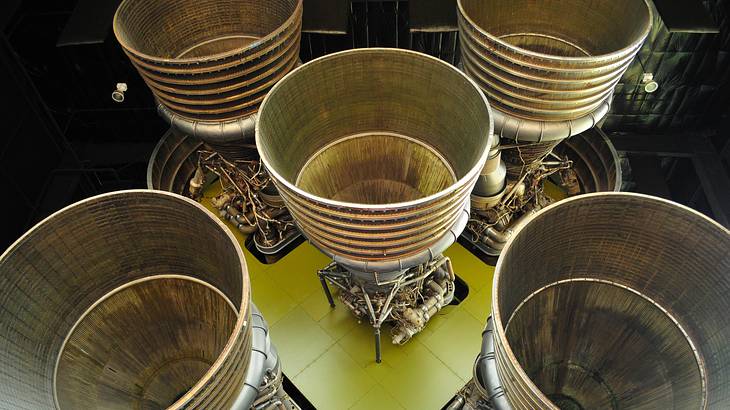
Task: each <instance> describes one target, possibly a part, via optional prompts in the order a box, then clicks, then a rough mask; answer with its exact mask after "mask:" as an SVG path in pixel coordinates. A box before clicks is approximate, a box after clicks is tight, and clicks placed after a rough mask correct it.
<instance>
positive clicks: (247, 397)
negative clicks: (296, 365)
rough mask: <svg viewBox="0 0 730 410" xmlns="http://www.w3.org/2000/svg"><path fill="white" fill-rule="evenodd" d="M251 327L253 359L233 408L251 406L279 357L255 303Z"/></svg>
mask: <svg viewBox="0 0 730 410" xmlns="http://www.w3.org/2000/svg"><path fill="white" fill-rule="evenodd" d="M251 328H252V338H251V359H250V361H249V362H248V369H247V370H246V379H245V380H244V382H243V388H242V390H241V392H240V393H239V394H238V397H237V398H236V401H235V402H233V405H232V406H231V409H233V410H249V409H250V408H251V405H253V403H254V401H255V400H256V397H257V396H258V395H259V393H260V392H259V387H260V386H261V384H263V380H264V375H265V374H266V371H267V370H271V369H274V368H275V367H276V365H277V362H278V357H277V356H276V354H275V352H272V347H273V346H272V345H271V339H270V338H269V325H268V324H267V323H266V320H265V319H264V317H263V316H261V312H260V311H259V309H258V307H256V305H254V304H253V303H251Z"/></svg>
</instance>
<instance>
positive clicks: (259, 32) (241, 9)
mask: <svg viewBox="0 0 730 410" xmlns="http://www.w3.org/2000/svg"><path fill="white" fill-rule="evenodd" d="M301 23H302V1H301V0H271V1H258V0H223V1H222V0H183V1H177V0H157V1H149V0H125V1H124V2H122V4H121V5H120V6H119V9H118V10H117V13H116V15H115V16H114V33H115V35H116V36H117V39H118V40H119V42H120V44H121V45H122V47H123V48H124V51H125V52H126V53H127V55H128V56H129V58H130V60H131V61H132V64H134V66H135V67H136V68H137V71H139V73H140V74H141V75H142V77H143V79H144V80H145V82H146V83H147V85H148V86H149V87H150V89H151V90H152V92H153V93H154V94H155V97H156V98H157V99H158V100H159V101H160V103H162V104H163V105H164V106H166V107H167V108H168V109H169V110H171V111H172V112H173V113H175V114H176V115H179V116H182V117H185V118H189V119H192V120H205V121H217V120H229V119H234V118H240V117H244V116H247V115H250V114H252V113H255V112H256V111H257V109H258V106H259V104H260V102H261V100H263V98H264V96H265V95H266V93H267V92H268V91H269V89H270V88H271V86H272V85H274V84H275V83H276V82H277V81H278V80H279V79H281V78H282V77H283V76H284V75H285V74H286V73H288V72H289V71H290V70H291V69H292V68H293V67H294V66H295V64H296V63H297V60H298V58H299V57H298V54H299V39H300V33H301Z"/></svg>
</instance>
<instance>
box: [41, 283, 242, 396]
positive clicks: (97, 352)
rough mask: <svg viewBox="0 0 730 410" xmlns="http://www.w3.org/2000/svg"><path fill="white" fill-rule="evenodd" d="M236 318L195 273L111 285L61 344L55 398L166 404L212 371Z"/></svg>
mask: <svg viewBox="0 0 730 410" xmlns="http://www.w3.org/2000/svg"><path fill="white" fill-rule="evenodd" d="M236 320H237V313H236V310H235V309H234V307H233V304H232V303H231V302H230V301H229V300H228V299H227V298H226V297H225V296H224V295H223V294H222V293H221V292H220V291H218V290H217V289H215V288H213V287H211V286H209V285H207V284H205V283H203V282H200V281H196V280H191V278H147V279H145V280H143V281H141V282H138V283H135V284H132V285H130V286H125V287H123V288H121V289H117V290H114V291H112V292H111V293H110V294H109V295H107V296H105V297H104V298H103V299H102V300H100V301H99V302H97V303H96V304H95V305H94V306H93V307H92V308H91V309H90V310H89V311H87V312H86V313H85V314H84V315H83V316H82V317H81V318H80V319H79V320H78V321H77V322H76V326H75V327H74V328H73V330H72V331H71V333H70V334H69V335H68V337H67V339H66V342H65V343H64V345H63V347H62V348H61V352H60V355H59V358H58V366H57V369H56V374H55V377H54V385H55V390H56V397H57V400H58V405H59V407H60V408H61V409H75V408H101V407H105V406H107V405H108V404H109V403H114V404H115V405H116V406H121V407H124V408H135V409H163V408H167V407H169V406H170V405H172V404H173V403H174V402H175V401H177V400H178V399H179V398H180V397H182V396H183V395H184V394H185V393H186V392H187V391H188V390H189V389H190V388H191V387H193V386H194V385H195V384H196V383H197V382H198V381H199V380H200V379H201V378H202V377H203V375H204V374H205V373H206V372H207V371H208V369H209V368H210V366H211V365H212V364H213V362H214V361H215V360H216V359H217V358H218V355H219V354H220V353H221V351H222V350H223V348H224V346H225V345H226V342H227V341H228V339H229V337H230V335H231V333H232V332H233V329H234V327H235V324H236Z"/></svg>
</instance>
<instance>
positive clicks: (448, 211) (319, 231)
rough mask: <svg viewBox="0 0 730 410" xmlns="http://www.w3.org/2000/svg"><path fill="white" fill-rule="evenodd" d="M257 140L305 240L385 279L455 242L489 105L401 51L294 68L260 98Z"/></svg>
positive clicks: (488, 125) (433, 63) (424, 60)
mask: <svg viewBox="0 0 730 410" xmlns="http://www.w3.org/2000/svg"><path fill="white" fill-rule="evenodd" d="M256 131H257V132H256V144H257V147H258V150H259V152H260V154H261V159H262V161H263V162H264V164H265V165H266V168H267V169H268V171H269V172H270V174H271V176H272V178H273V179H274V181H275V182H276V186H277V188H278V189H279V191H280V193H281V195H282V197H283V198H284V200H285V201H286V204H287V207H288V208H289V210H290V211H291V213H292V215H293V216H294V218H295V219H296V221H297V223H298V225H299V227H300V228H301V229H302V231H303V232H304V234H305V235H306V236H307V237H308V238H309V240H310V241H311V242H312V243H313V244H315V245H316V246H317V247H318V248H319V249H321V250H322V251H323V252H325V253H326V254H328V255H330V256H332V257H333V258H334V259H335V260H336V261H338V262H340V261H343V260H347V261H349V262H350V263H349V265H350V266H356V265H357V266H358V268H359V269H361V270H363V271H372V270H377V271H381V272H382V271H388V270H391V271H395V270H400V271H402V270H403V269H406V268H408V267H409V266H407V265H408V264H409V258H412V257H414V256H416V255H419V254H422V253H423V252H428V250H429V248H432V247H433V246H434V245H435V244H437V243H438V242H439V241H440V240H441V239H442V238H444V237H445V236H451V242H453V240H454V238H455V236H458V235H459V233H460V232H461V230H462V229H463V226H464V223H465V221H463V223H461V224H459V223H457V221H460V220H462V219H463V218H465V217H466V216H467V214H468V205H469V194H470V193H471V190H472V188H473V187H474V184H475V182H476V180H477V177H478V176H479V172H480V171H481V169H482V167H483V165H484V163H485V161H486V159H487V154H488V151H489V148H490V146H491V142H492V136H491V134H492V122H491V115H490V109H489V106H488V104H487V101H486V99H485V98H484V96H483V95H482V94H481V92H480V91H479V88H478V87H477V86H476V85H475V84H474V83H473V82H472V81H471V80H469V79H468V78H467V77H466V76H465V75H463V74H462V73H460V72H459V71H458V70H456V69H455V68H453V67H451V66H449V65H448V64H446V63H443V62H441V61H439V60H437V59H435V58H431V57H429V56H426V55H423V54H418V53H414V52H409V51H404V50H396V49H366V50H351V51H345V52H341V53H337V54H332V55H329V56H326V57H322V58H320V59H317V60H315V61H312V62H310V63H308V64H306V65H304V66H302V67H300V68H298V69H296V70H295V71H293V72H292V73H291V74H290V75H288V76H287V77H285V78H284V79H283V80H281V81H280V82H279V83H278V84H277V85H276V86H274V88H273V89H272V90H271V92H270V93H269V95H268V96H267V97H266V99H265V100H264V102H263V104H262V106H261V110H260V113H259V118H258V122H257V130H256ZM442 250H443V249H442ZM440 252H441V251H438V252H436V253H440ZM356 262H357V263H356ZM388 262H390V263H388ZM412 262H415V259H414V260H413V261H412ZM378 263H380V264H378ZM419 263H420V262H419ZM345 264H348V263H347V262H345ZM358 264H359V265H358ZM414 264H417V263H413V264H411V266H413V265H414ZM386 265H387V266H386Z"/></svg>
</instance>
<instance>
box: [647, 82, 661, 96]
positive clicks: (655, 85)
mask: <svg viewBox="0 0 730 410" xmlns="http://www.w3.org/2000/svg"><path fill="white" fill-rule="evenodd" d="M658 89H659V83H658V82H656V81H650V82H648V83H646V85H645V86H644V91H646V92H647V93H649V94H651V93H653V92H655V91H656V90H658Z"/></svg>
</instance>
